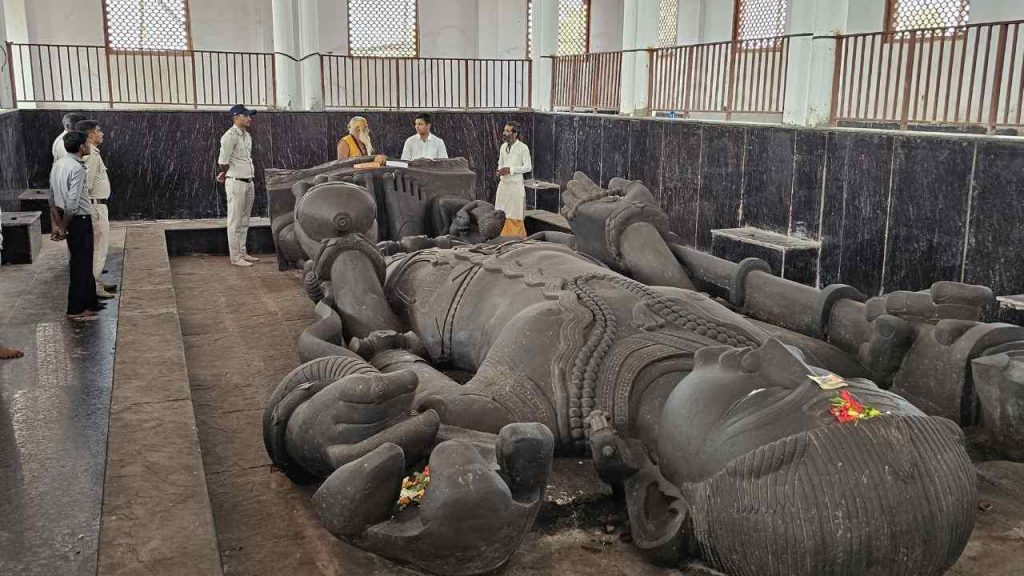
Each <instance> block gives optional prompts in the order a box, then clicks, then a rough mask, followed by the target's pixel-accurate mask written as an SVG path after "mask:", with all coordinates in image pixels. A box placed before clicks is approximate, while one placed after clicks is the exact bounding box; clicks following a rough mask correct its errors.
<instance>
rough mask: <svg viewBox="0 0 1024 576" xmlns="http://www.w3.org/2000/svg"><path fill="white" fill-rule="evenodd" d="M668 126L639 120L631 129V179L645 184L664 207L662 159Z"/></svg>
mask: <svg viewBox="0 0 1024 576" xmlns="http://www.w3.org/2000/svg"><path fill="white" fill-rule="evenodd" d="M666 125H667V123H666V122H653V121H643V120H638V121H634V122H633V123H631V125H630V127H629V166H628V172H629V179H630V180H640V181H641V182H643V183H644V184H645V185H646V186H647V187H648V188H649V189H650V190H651V193H653V194H654V197H655V198H656V199H657V200H658V202H659V203H660V204H661V205H662V207H664V202H663V200H662V196H661V158H662V142H663V140H664V135H665V126H666Z"/></svg>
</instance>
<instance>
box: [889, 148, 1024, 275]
mask: <svg viewBox="0 0 1024 576" xmlns="http://www.w3.org/2000/svg"><path fill="white" fill-rule="evenodd" d="M974 152H975V145H974V143H973V142H967V141H964V140H949V139H937V138H928V137H913V136H907V137H901V138H898V139H897V140H896V154H895V160H894V162H893V173H892V194H891V198H892V200H891V206H890V215H889V234H888V245H887V247H886V262H885V277H884V279H883V282H884V284H883V289H884V291H885V292H891V291H894V290H921V289H924V288H927V287H929V286H931V285H932V283H934V282H936V281H939V280H960V273H961V263H962V261H963V253H964V227H965V226H966V225H967V198H968V196H969V193H970V187H971V171H972V169H973V165H974ZM924 167H927V168H924ZM923 168H924V169H923ZM1018 224H1020V221H1018Z"/></svg>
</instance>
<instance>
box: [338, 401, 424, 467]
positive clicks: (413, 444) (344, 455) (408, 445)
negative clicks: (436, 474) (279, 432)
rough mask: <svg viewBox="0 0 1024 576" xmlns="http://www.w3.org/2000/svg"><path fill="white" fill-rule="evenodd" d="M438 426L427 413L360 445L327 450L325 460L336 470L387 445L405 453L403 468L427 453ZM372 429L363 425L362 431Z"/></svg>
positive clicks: (399, 424) (393, 427)
mask: <svg viewBox="0 0 1024 576" xmlns="http://www.w3.org/2000/svg"><path fill="white" fill-rule="evenodd" d="M440 424H441V419H440V418H439V417H438V415H437V412H434V411H433V410H428V411H426V412H424V413H422V414H418V415H416V416H413V417H412V418H409V419H406V420H402V421H401V422H398V423H397V424H394V425H392V426H389V427H387V428H385V429H383V430H381V431H379V432H377V433H374V434H373V435H372V436H370V437H369V438H366V439H365V440H362V441H360V442H356V443H339V444H335V445H332V446H329V447H328V448H327V457H328V460H329V461H330V464H331V466H332V467H334V468H340V467H342V466H344V465H345V464H348V463H349V462H351V461H353V460H356V459H358V458H361V457H363V456H365V455H366V454H369V453H370V452H372V451H373V450H375V449H377V448H379V447H380V446H383V445H384V444H388V443H390V444H395V445H397V446H399V447H401V448H402V450H403V451H404V453H405V458H406V465H407V466H412V465H413V464H415V463H416V462H418V461H419V460H420V459H422V458H423V456H424V455H426V454H427V452H429V451H430V447H431V446H432V445H433V442H434V438H435V437H436V436H437V429H438V426H440ZM375 429H376V427H375V425H367V426H366V427H365V428H364V429H363V430H362V431H364V432H365V431H371V430H375Z"/></svg>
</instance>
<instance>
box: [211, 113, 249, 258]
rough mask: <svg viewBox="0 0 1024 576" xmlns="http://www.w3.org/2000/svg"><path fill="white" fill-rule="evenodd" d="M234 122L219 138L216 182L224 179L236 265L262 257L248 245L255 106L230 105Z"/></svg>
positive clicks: (231, 247)
mask: <svg viewBox="0 0 1024 576" xmlns="http://www.w3.org/2000/svg"><path fill="white" fill-rule="evenodd" d="M230 113H231V120H232V122H233V124H234V125H233V126H232V127H231V128H230V129H228V131H227V132H225V133H224V135H223V136H221V138H220V156H218V158H217V169H218V173H217V182H223V183H224V190H225V192H226V193H227V197H228V252H229V254H230V256H231V263H232V264H234V265H235V266H252V263H253V262H257V261H259V258H256V257H255V256H249V254H248V253H247V252H246V249H245V240H246V236H247V235H248V234H249V213H250V212H252V202H253V198H254V194H255V192H254V186H253V177H254V176H255V170H254V168H253V165H252V136H251V135H250V134H249V125H250V124H252V117H253V116H255V115H256V111H255V110H249V109H247V108H246V107H245V106H243V105H242V104H235V105H234V106H232V107H231V110H230Z"/></svg>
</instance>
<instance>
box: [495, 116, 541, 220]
mask: <svg viewBox="0 0 1024 576" xmlns="http://www.w3.org/2000/svg"><path fill="white" fill-rule="evenodd" d="M520 131H521V128H520V126H519V123H518V122H515V121H509V122H508V123H506V124H505V130H504V131H503V132H502V134H501V140H502V144H501V146H500V148H499V149H498V176H499V177H500V178H501V179H500V180H499V181H498V192H497V194H496V195H495V197H494V207H495V208H496V209H498V210H503V211H504V212H505V227H504V228H502V229H501V235H502V236H512V237H520V238H522V237H525V236H526V225H525V224H524V223H523V213H524V212H525V207H524V205H525V204H526V186H524V184H523V175H524V174H526V173H527V172H531V171H532V170H533V163H532V162H531V161H530V149H529V148H527V146H526V144H523V143H522V142H521V141H520V140H519V133H520Z"/></svg>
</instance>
